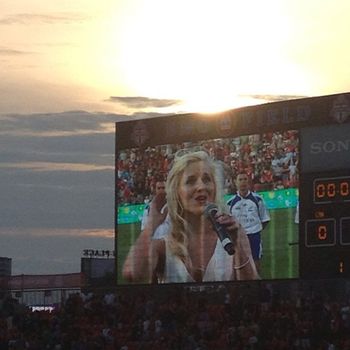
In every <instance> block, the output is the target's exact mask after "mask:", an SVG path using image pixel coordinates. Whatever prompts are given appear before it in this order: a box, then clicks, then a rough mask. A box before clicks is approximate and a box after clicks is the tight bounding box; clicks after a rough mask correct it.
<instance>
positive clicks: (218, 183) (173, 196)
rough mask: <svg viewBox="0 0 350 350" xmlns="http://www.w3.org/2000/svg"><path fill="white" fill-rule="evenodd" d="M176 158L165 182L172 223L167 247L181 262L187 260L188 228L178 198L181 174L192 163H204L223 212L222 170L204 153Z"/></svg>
mask: <svg viewBox="0 0 350 350" xmlns="http://www.w3.org/2000/svg"><path fill="white" fill-rule="evenodd" d="M181 152H182V155H181V156H180V157H176V158H175V161H174V164H173V167H172V168H171V170H170V172H169V174H168V177H167V182H166V193H167V204H168V213H169V216H170V218H171V221H172V231H171V234H170V236H169V247H170V249H171V251H172V253H173V254H174V255H176V256H178V257H179V258H180V259H181V260H182V261H186V260H187V259H188V228H187V222H186V220H185V218H184V216H183V208H182V204H181V201H180V198H179V193H178V189H179V185H180V180H181V177H182V174H183V173H184V171H185V169H186V168H187V167H188V166H189V165H190V164H192V163H196V162H201V161H203V162H206V163H207V164H208V165H209V168H210V170H211V172H212V175H213V179H214V184H215V204H216V205H217V206H218V208H219V211H221V212H225V207H226V206H225V204H224V198H223V169H222V167H221V165H220V164H219V163H218V162H216V161H214V160H213V159H212V158H210V156H209V154H208V153H206V152H205V151H196V152H188V153H184V151H183V150H182V151H181Z"/></svg>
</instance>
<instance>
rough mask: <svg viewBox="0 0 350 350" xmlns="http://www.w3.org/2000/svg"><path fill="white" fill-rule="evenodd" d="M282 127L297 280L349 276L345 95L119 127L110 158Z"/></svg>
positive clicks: (349, 111)
mask: <svg viewBox="0 0 350 350" xmlns="http://www.w3.org/2000/svg"><path fill="white" fill-rule="evenodd" d="M288 130H296V131H297V133H298V150H297V152H298V164H297V173H298V194H299V197H298V203H297V206H298V215H299V217H298V218H295V219H296V220H295V222H298V227H299V230H298V240H297V242H296V243H297V249H298V277H299V278H306V279H309V278H334V277H350V93H342V94H335V95H327V96H320V97H312V98H301V99H295V100H287V101H280V102H273V103H266V104H262V105H258V106H248V107H243V108H238V109H234V110H230V111H226V112H223V113H218V114H215V115H202V114H183V115H174V116H167V117H157V118H153V119H149V120H139V121H133V122H120V123H117V125H116V154H117V157H116V159H118V157H119V155H120V152H121V151H122V150H124V149H132V148H133V147H143V148H145V147H148V146H152V145H158V144H169V143H173V144H175V143H176V144H179V143H180V144H184V143H186V142H194V141H199V140H213V139H223V138H227V137H232V138H234V137H238V136H242V135H254V134H262V133H273V132H284V131H288ZM116 168H117V164H116ZM116 176H117V177H118V174H117V175H116ZM116 202H117V203H116V206H117V208H118V200H116ZM295 209H296V206H295ZM116 216H117V215H116ZM293 224H294V225H296V224H295V223H294V222H293ZM117 226H118V219H116V232H117V230H118V229H117ZM296 226H297V225H296ZM278 234H280V235H283V234H284V232H279V233H278ZM117 245H118V242H117V239H116V246H117ZM116 251H117V252H118V247H116Z"/></svg>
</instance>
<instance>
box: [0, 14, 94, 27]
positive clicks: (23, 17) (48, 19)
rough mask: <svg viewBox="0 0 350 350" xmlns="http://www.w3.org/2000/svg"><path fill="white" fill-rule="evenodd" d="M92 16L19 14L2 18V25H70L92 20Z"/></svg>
mask: <svg viewBox="0 0 350 350" xmlns="http://www.w3.org/2000/svg"><path fill="white" fill-rule="evenodd" d="M90 18H91V17H90V16H86V15H84V14H80V13H68V12H58V13H53V14H40V13H17V14H14V15H8V16H5V17H2V18H0V25H12V24H24V25H27V24H33V23H37V24H55V23H57V24H62V23H63V24H69V23H76V22H83V21H86V20H88V19H90Z"/></svg>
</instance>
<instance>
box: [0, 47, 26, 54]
mask: <svg viewBox="0 0 350 350" xmlns="http://www.w3.org/2000/svg"><path fill="white" fill-rule="evenodd" d="M32 53H33V52H29V51H22V50H14V49H10V48H7V47H0V56H21V55H28V54H32Z"/></svg>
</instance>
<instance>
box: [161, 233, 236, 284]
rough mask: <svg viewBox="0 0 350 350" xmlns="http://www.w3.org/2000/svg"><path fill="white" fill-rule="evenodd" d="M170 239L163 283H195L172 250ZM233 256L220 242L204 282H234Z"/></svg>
mask: <svg viewBox="0 0 350 350" xmlns="http://www.w3.org/2000/svg"><path fill="white" fill-rule="evenodd" d="M167 238H168V237H165V238H164V240H165V271H164V279H163V280H162V281H161V282H162V283H183V282H195V280H194V279H193V278H192V276H191V275H190V273H189V272H188V270H187V268H186V266H185V264H184V263H183V262H182V261H181V259H179V258H178V257H177V256H175V255H174V254H173V253H172V252H171V250H170V248H169V242H168V239H167ZM233 276H234V271H233V255H229V254H227V252H226V251H225V250H224V248H223V246H222V244H221V242H220V240H219V239H218V240H217V242H216V247H215V250H214V253H213V255H212V257H211V258H210V260H209V262H208V265H207V268H206V270H205V272H204V275H203V282H213V281H232V280H233V279H234V277H233Z"/></svg>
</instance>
